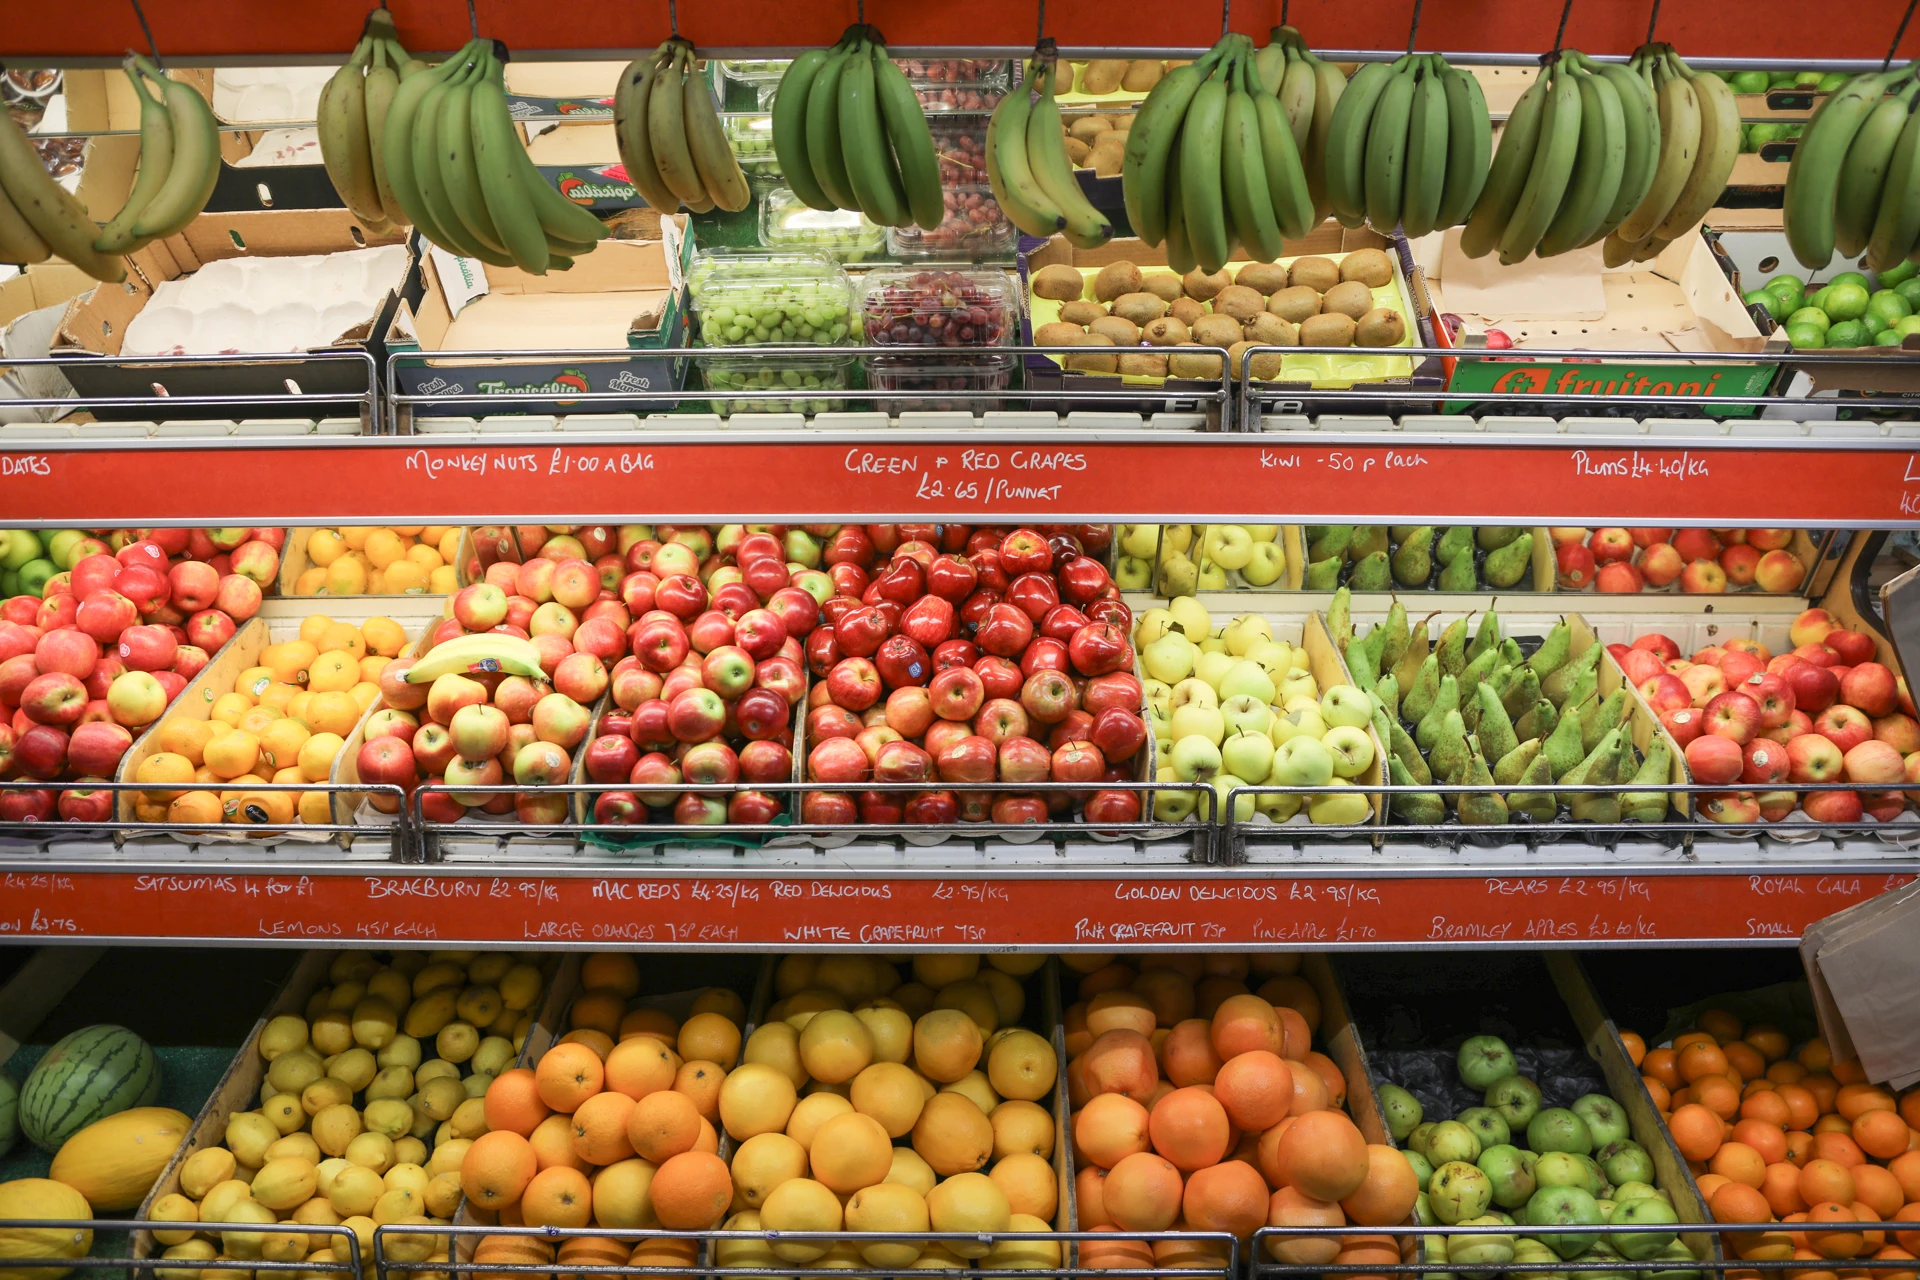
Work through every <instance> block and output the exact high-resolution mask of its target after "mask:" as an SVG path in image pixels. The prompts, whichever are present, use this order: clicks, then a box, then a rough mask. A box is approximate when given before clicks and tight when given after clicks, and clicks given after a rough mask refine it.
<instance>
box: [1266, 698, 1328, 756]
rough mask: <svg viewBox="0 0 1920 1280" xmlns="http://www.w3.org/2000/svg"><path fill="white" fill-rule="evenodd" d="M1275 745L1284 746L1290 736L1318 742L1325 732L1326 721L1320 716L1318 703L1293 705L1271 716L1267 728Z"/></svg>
mask: <svg viewBox="0 0 1920 1280" xmlns="http://www.w3.org/2000/svg"><path fill="white" fill-rule="evenodd" d="M1269 733H1270V735H1271V736H1272V738H1273V745H1274V746H1275V747H1284V746H1285V745H1286V744H1287V741H1288V740H1289V739H1291V738H1303V737H1304V738H1312V739H1313V740H1314V741H1315V742H1318V741H1319V740H1320V739H1321V738H1324V737H1325V736H1326V734H1327V724H1326V721H1324V720H1322V719H1321V718H1320V707H1319V705H1318V704H1317V703H1316V704H1312V705H1309V706H1304V707H1294V708H1292V709H1291V710H1288V711H1282V712H1281V713H1280V714H1279V715H1277V716H1275V717H1274V718H1273V725H1272V727H1271V728H1270V729H1269Z"/></svg>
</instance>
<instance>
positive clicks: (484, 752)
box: [447, 703, 511, 760]
mask: <svg viewBox="0 0 1920 1280" xmlns="http://www.w3.org/2000/svg"><path fill="white" fill-rule="evenodd" d="M510 727H511V724H510V722H509V721H508V720H507V713H506V712H504V711H502V710H501V709H500V708H498V707H495V706H488V705H485V704H479V703H476V704H473V705H469V706H464V707H461V708H460V709H459V710H458V711H456V712H454V714H453V719H451V720H450V721H448V722H447V731H448V732H449V733H451V734H452V735H453V749H454V751H455V753H456V754H458V755H459V756H461V757H462V758H464V759H467V760H484V759H487V758H488V757H490V756H497V755H499V754H500V753H501V752H502V751H504V750H506V748H507V730H508V729H509V728H510Z"/></svg>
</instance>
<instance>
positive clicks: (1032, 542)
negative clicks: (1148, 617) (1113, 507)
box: [801, 525, 1147, 824]
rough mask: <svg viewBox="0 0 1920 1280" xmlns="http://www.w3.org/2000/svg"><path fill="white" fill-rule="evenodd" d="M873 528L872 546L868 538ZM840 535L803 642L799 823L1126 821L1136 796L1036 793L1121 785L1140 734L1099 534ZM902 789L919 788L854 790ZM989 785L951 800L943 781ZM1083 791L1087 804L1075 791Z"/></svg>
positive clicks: (920, 529)
mask: <svg viewBox="0 0 1920 1280" xmlns="http://www.w3.org/2000/svg"><path fill="white" fill-rule="evenodd" d="M881 530H884V537H880V536H876V533H878V532H880V531H881ZM881 530H875V529H873V528H871V527H862V526H859V525H848V526H845V527H843V528H842V529H841V530H840V531H839V533H838V534H836V535H835V536H834V538H833V539H832V541H830V542H829V544H828V546H827V552H826V556H825V560H826V563H827V565H828V569H827V572H828V575H829V577H830V578H831V580H832V583H833V588H834V591H833V595H832V597H831V598H830V599H828V600H826V601H825V602H824V603H823V604H822V605H821V609H820V613H821V619H820V624H819V625H818V626H816V627H814V628H813V630H812V631H811V632H810V633H809V634H808V635H807V640H806V655H807V664H808V667H809V669H810V670H811V671H812V672H813V674H814V675H815V676H817V677H820V681H819V682H818V683H816V684H815V685H814V686H813V689H812V691H811V693H810V694H809V695H808V699H807V701H808V704H809V708H808V711H807V719H806V741H807V743H808V749H807V777H808V778H809V779H810V780H811V781H814V782H822V783H833V784H842V785H845V786H846V787H847V788H848V789H847V790H844V791H810V792H808V793H807V794H806V796H805V798H804V799H803V801H802V803H801V819H802V821H804V822H807V823H852V822H856V821H858V822H866V823H935V824H938V823H951V822H955V821H959V822H988V821H991V822H996V823H1026V822H1045V821H1048V820H1049V819H1050V818H1053V817H1065V816H1067V815H1069V814H1070V813H1071V812H1072V810H1073V809H1074V808H1075V806H1076V805H1081V806H1082V807H1083V813H1084V816H1085V817H1086V819H1087V820H1088V821H1095V822H1133V821H1137V820H1138V819H1139V816H1140V795H1139V793H1138V792H1132V791H1122V790H1113V789H1108V790H1100V789H1094V788H1089V790H1088V791H1087V792H1082V791H1073V792H1067V791H1057V792H1033V791H1027V790H1023V789H1022V788H1023V786H1025V785H1029V784H1033V783H1040V782H1075V783H1086V784H1098V783H1100V782H1125V781H1129V780H1132V779H1133V778H1134V777H1135V776H1136V775H1135V757H1136V756H1137V754H1138V753H1139V751H1140V749H1141V747H1142V746H1144V745H1145V743H1146V740H1147V729H1146V722H1145V721H1144V720H1143V719H1142V718H1141V707H1142V705H1143V700H1142V699H1143V690H1142V686H1141V682H1140V679H1139V677H1138V676H1137V675H1135V673H1134V653H1133V646H1132V643H1131V642H1130V640H1129V637H1130V635H1131V634H1132V624H1133V617H1132V611H1131V610H1129V609H1128V608H1127V606H1126V605H1125V604H1123V603H1122V602H1121V601H1120V598H1119V597H1120V593H1119V589H1118V588H1117V587H1116V586H1115V585H1114V584H1113V582H1112V580H1111V579H1110V578H1109V576H1108V574H1107V570H1106V567H1105V564H1104V563H1103V557H1104V556H1105V554H1106V551H1107V547H1108V544H1109V543H1110V541H1111V539H1112V530H1111V529H1110V528H1109V527H1107V526H1104V525H1100V526H1088V525H1076V526H1072V527H1071V528H1051V527H1047V528H1042V529H1031V528H1021V529H1012V530H1008V529H1005V528H984V529H975V530H969V529H966V528H962V527H956V526H951V525H948V526H934V525H895V526H881ZM868 780H872V781H874V782H904V783H916V784H920V785H921V786H922V787H924V789H923V790H919V791H876V790H866V791H862V790H860V789H859V784H861V783H863V782H867V781H868ZM955 783H999V784H1002V786H1003V787H1004V790H1000V791H998V792H995V791H987V790H968V791H958V792H956V791H953V790H950V789H948V787H947V786H946V785H943V784H955ZM1089 792H1090V794H1089Z"/></svg>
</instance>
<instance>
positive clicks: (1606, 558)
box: [1567, 529, 1634, 565]
mask: <svg viewBox="0 0 1920 1280" xmlns="http://www.w3.org/2000/svg"><path fill="white" fill-rule="evenodd" d="M1567 545H1569V546H1571V545H1573V544H1571V543H1569V544H1567ZM1587 550H1588V551H1590V552H1591V553H1592V554H1593V559H1594V562H1595V563H1596V564H1599V565H1607V564H1615V563H1624V562H1626V561H1629V560H1631V559H1633V551H1634V541H1633V535H1632V534H1631V533H1629V532H1628V531H1627V530H1625V529H1595V530H1594V531H1593V536H1592V537H1591V538H1589V539H1587Z"/></svg>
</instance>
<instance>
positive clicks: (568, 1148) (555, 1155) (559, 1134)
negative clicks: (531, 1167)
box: [527, 1111, 587, 1170]
mask: <svg viewBox="0 0 1920 1280" xmlns="http://www.w3.org/2000/svg"><path fill="white" fill-rule="evenodd" d="M527 1142H528V1144H529V1145H531V1146H532V1147H533V1158H534V1160H535V1161H537V1162H538V1163H539V1165H540V1167H541V1168H542V1169H551V1168H554V1167H555V1166H557V1165H564V1166H566V1167H567V1168H569V1169H581V1170H584V1169H585V1168H586V1167H587V1162H586V1161H585V1160H582V1159H581V1158H580V1153H579V1152H577V1151H575V1150H574V1149H573V1116H572V1115H570V1114H569V1113H567V1112H564V1111H556V1112H555V1113H554V1114H552V1115H550V1116H548V1117H547V1118H546V1119H545V1120H542V1121H541V1122H540V1123H539V1124H537V1125H535V1126H534V1128H533V1133H532V1134H530V1135H529V1136H528V1138H527Z"/></svg>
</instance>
